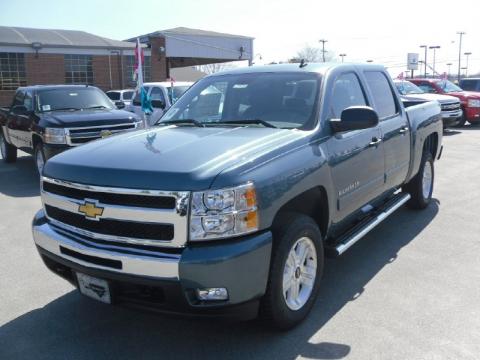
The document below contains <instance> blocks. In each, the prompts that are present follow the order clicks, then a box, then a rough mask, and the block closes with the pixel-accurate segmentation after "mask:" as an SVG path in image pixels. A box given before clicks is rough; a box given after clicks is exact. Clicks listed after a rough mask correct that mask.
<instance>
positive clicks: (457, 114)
mask: <svg viewBox="0 0 480 360" xmlns="http://www.w3.org/2000/svg"><path fill="white" fill-rule="evenodd" d="M462 114H463V111H462V109H459V110H455V111H448V110H444V111H442V114H441V116H442V119H450V118H459V117H461V116H462Z"/></svg>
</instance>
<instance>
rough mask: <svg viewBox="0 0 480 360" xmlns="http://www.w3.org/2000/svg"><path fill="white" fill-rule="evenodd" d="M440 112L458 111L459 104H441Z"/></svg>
mask: <svg viewBox="0 0 480 360" xmlns="http://www.w3.org/2000/svg"><path fill="white" fill-rule="evenodd" d="M441 108H442V111H455V110H459V109H460V103H452V104H441Z"/></svg>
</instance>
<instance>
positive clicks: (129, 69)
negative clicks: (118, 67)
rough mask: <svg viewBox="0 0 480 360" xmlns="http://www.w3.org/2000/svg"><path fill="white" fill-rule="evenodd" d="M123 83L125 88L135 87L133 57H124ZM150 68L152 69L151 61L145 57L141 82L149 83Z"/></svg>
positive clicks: (148, 57)
mask: <svg viewBox="0 0 480 360" xmlns="http://www.w3.org/2000/svg"><path fill="white" fill-rule="evenodd" d="M123 66H124V68H123V69H124V73H123V78H124V83H125V87H135V86H136V85H137V83H136V81H135V80H134V77H133V75H134V73H135V56H134V55H127V56H124V64H123ZM151 68H152V61H151V57H150V56H145V63H144V64H143V67H142V70H143V81H144V82H149V81H151V75H150V74H151Z"/></svg>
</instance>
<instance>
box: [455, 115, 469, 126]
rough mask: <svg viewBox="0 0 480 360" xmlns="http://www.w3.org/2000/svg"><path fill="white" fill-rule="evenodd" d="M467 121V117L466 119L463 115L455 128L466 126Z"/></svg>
mask: <svg viewBox="0 0 480 360" xmlns="http://www.w3.org/2000/svg"><path fill="white" fill-rule="evenodd" d="M466 122H467V119H465V115H462V117H461V118H460V120H458V122H457V123H456V124H455V125H454V126H453V127H454V128H461V127H464V126H465V123H466Z"/></svg>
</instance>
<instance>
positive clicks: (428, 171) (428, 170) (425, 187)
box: [422, 161, 433, 199]
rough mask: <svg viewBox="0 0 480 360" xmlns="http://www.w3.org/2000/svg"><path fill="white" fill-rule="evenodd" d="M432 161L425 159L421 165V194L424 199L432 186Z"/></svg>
mask: <svg viewBox="0 0 480 360" xmlns="http://www.w3.org/2000/svg"><path fill="white" fill-rule="evenodd" d="M432 174H433V172H432V163H431V162H430V161H427V162H426V163H425V166H424V167H423V177H422V195H423V198H424V199H428V198H429V197H430V193H431V191H432V186H433V176H432Z"/></svg>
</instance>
